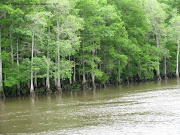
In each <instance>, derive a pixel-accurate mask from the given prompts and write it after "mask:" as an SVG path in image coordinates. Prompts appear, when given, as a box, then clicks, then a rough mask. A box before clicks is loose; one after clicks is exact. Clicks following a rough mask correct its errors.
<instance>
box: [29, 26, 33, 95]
mask: <svg viewBox="0 0 180 135" xmlns="http://www.w3.org/2000/svg"><path fill="white" fill-rule="evenodd" d="M33 55H34V29H33V34H32V50H31V87H30V95H32V96H33V95H34V84H33V69H32V67H33V57H34V56H33Z"/></svg>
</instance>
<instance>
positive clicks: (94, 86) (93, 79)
mask: <svg viewBox="0 0 180 135" xmlns="http://www.w3.org/2000/svg"><path fill="white" fill-rule="evenodd" d="M94 53H95V50H93V51H92V55H93V56H94ZM92 62H94V58H93V59H92ZM93 69H94V66H92V70H93ZM91 75H92V86H93V89H95V88H96V85H95V75H94V73H92V74H91Z"/></svg>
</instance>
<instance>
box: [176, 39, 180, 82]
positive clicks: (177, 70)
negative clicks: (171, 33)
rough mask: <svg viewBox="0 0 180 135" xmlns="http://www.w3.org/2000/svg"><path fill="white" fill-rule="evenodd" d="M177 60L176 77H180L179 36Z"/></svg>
mask: <svg viewBox="0 0 180 135" xmlns="http://www.w3.org/2000/svg"><path fill="white" fill-rule="evenodd" d="M176 59H177V61H176V77H177V78H179V38H178V48H177V58H176Z"/></svg>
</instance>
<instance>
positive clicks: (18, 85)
mask: <svg viewBox="0 0 180 135" xmlns="http://www.w3.org/2000/svg"><path fill="white" fill-rule="evenodd" d="M17 68H18V74H19V41H18V38H17ZM19 88H20V84H17V91H16V93H17V95H18V96H20V92H19Z"/></svg>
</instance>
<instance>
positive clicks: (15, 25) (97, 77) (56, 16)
mask: <svg viewBox="0 0 180 135" xmlns="http://www.w3.org/2000/svg"><path fill="white" fill-rule="evenodd" d="M179 41H180V1H179V0H4V1H3V0H0V97H1V96H10V95H16V96H19V95H29V94H32V95H33V94H34V93H40V92H44V93H52V92H55V93H61V92H62V91H63V90H73V89H87V88H96V87H106V86H108V85H112V84H118V85H119V84H121V83H129V82H134V81H144V80H155V79H156V80H161V79H162V78H165V79H167V78H169V77H175V76H176V77H179Z"/></svg>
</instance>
